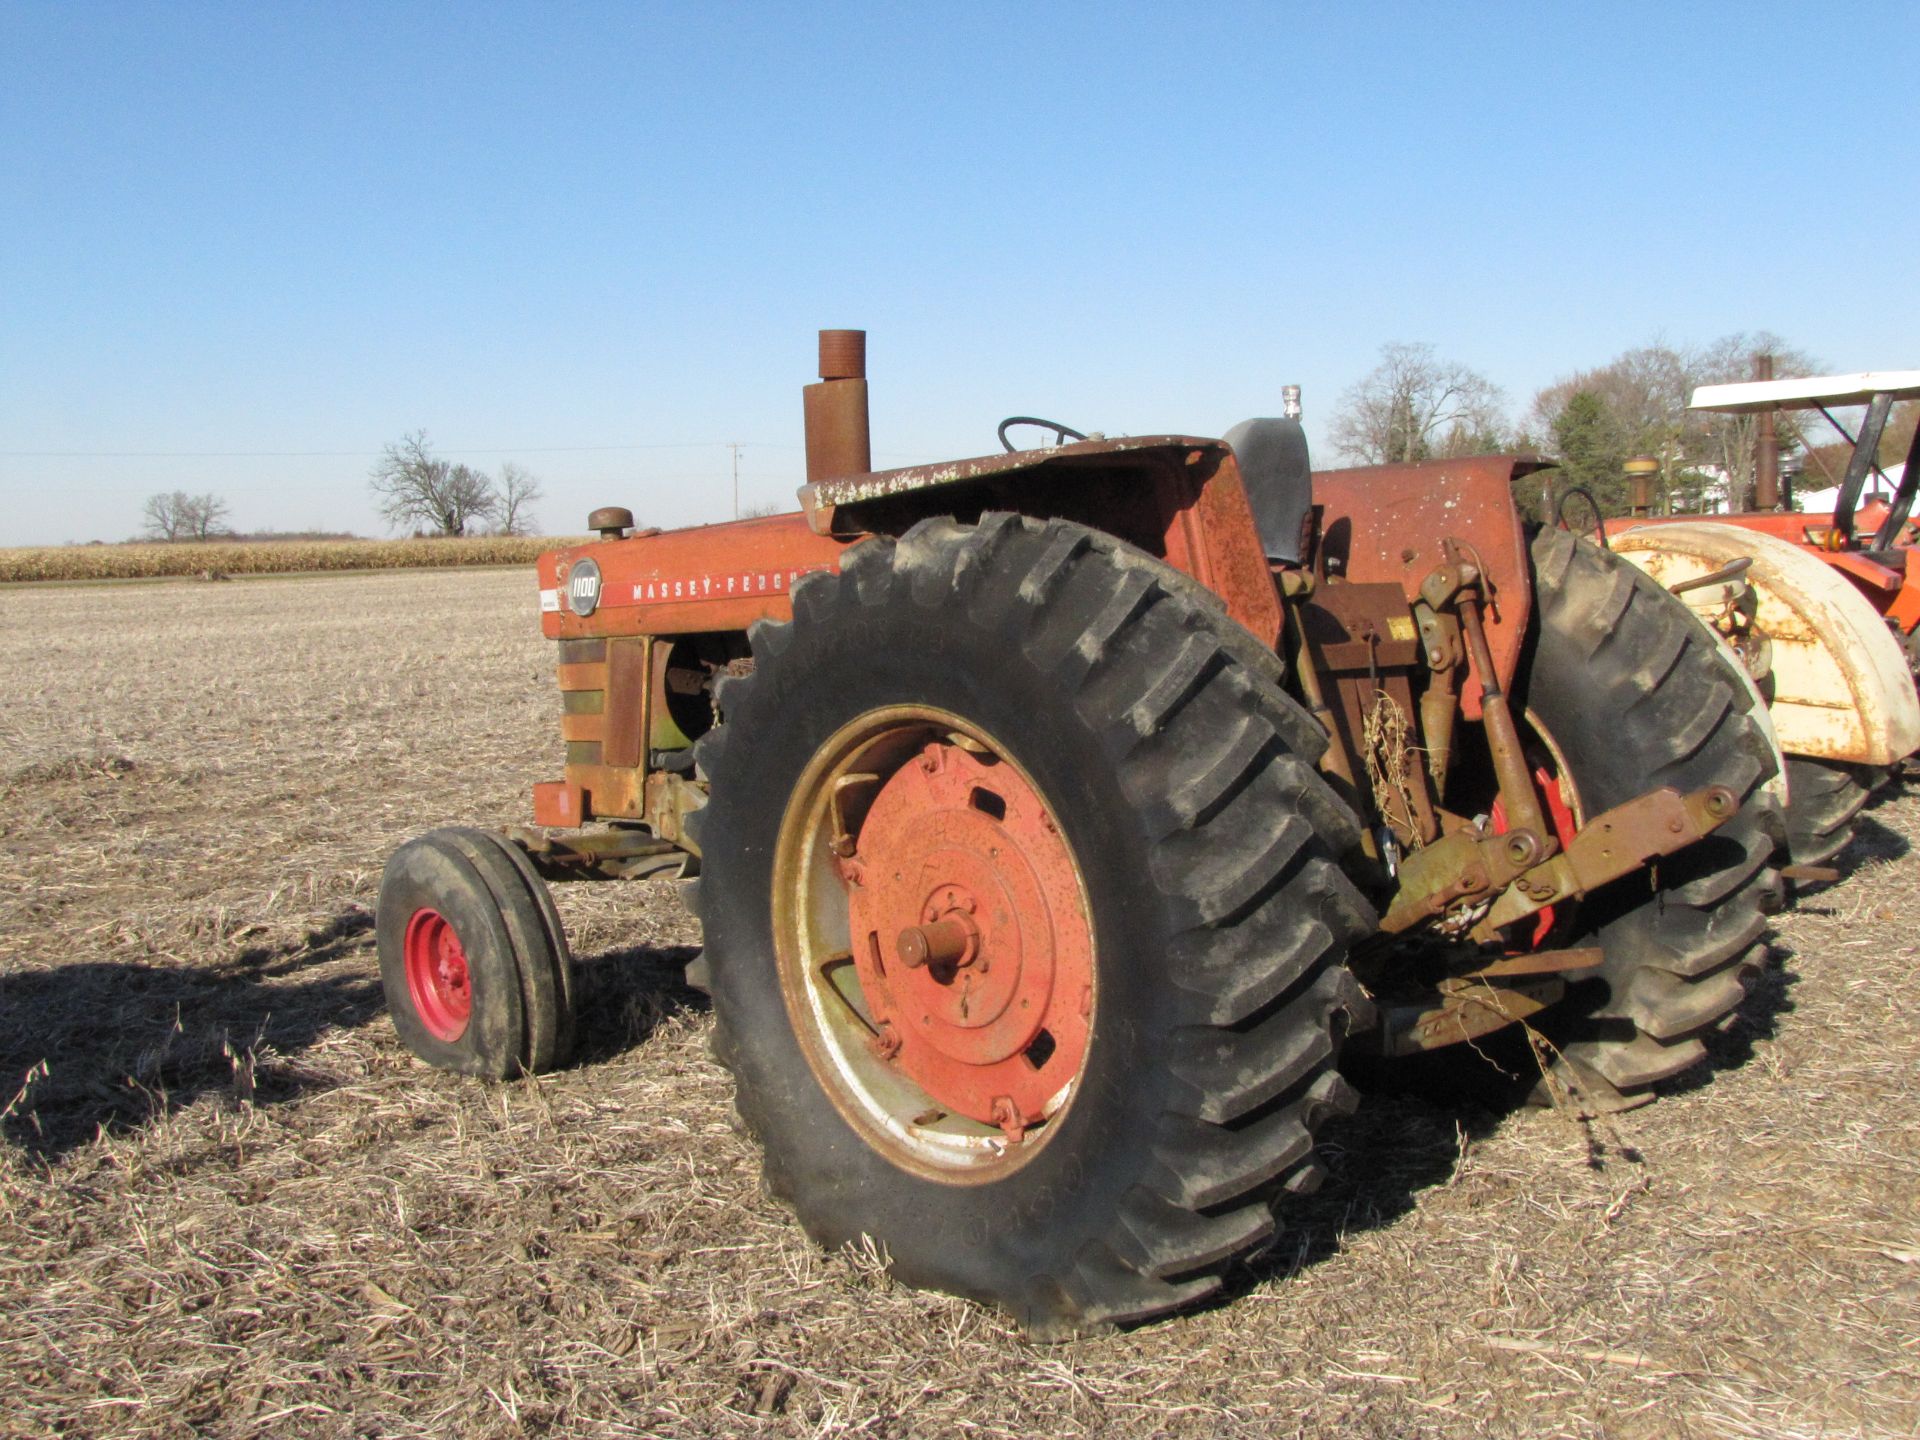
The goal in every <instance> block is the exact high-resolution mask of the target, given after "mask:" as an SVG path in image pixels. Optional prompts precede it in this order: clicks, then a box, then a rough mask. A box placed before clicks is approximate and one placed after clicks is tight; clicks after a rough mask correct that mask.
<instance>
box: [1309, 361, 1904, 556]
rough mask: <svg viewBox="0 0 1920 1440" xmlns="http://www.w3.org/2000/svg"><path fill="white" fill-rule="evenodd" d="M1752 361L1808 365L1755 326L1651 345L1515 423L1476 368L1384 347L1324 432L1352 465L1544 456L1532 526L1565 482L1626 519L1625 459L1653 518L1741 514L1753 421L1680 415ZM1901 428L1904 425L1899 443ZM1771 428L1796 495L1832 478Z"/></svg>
mask: <svg viewBox="0 0 1920 1440" xmlns="http://www.w3.org/2000/svg"><path fill="white" fill-rule="evenodd" d="M1759 354H1770V355H1772V356H1773V357H1774V370H1775V373H1776V374H1778V375H1782V376H1788V375H1810V374H1815V373H1818V370H1819V364H1818V362H1817V361H1816V360H1815V359H1814V358H1813V357H1811V356H1810V355H1808V354H1807V353H1806V352H1805V351H1803V350H1801V349H1799V348H1798V347H1796V346H1794V345H1791V344H1789V343H1788V342H1787V341H1785V340H1783V339H1781V338H1780V337H1779V336H1777V335H1773V334H1770V333H1768V332H1766V331H1760V332H1756V333H1750V334H1734V335H1727V336H1724V337H1722V338H1721V339H1719V340H1716V341H1714V342H1712V343H1711V344H1707V345H1698V346H1689V345H1669V344H1666V343H1664V342H1655V343H1653V344H1649V345H1642V346H1638V347H1636V348H1634V349H1631V350H1627V351H1624V352H1623V353H1621V354H1620V355H1617V356H1615V357H1614V358H1613V359H1612V360H1610V361H1608V362H1607V363H1606V364H1604V365H1599V366H1595V367H1593V368H1591V369H1584V370H1576V371H1574V372H1573V373H1572V374H1570V375H1567V376H1565V377H1563V378H1561V379H1559V380H1556V381H1554V382H1553V383H1552V384H1550V385H1548V386H1546V387H1544V388H1543V389H1541V390H1539V391H1537V392H1536V393H1535V394H1534V396H1533V398H1532V401H1531V403H1530V404H1529V405H1528V407H1527V409H1526V411H1525V412H1524V413H1523V414H1522V415H1521V416H1520V417H1519V418H1518V419H1517V420H1514V419H1511V418H1509V411H1508V405H1507V397H1506V395H1505V393H1504V392H1503V391H1502V390H1501V389H1500V387H1499V386H1497V385H1495V384H1494V383H1493V382H1492V381H1490V380H1488V379H1487V378H1486V377H1485V376H1484V375H1481V374H1480V373H1479V372H1478V371H1475V370H1473V369H1471V368H1470V367H1468V366H1466V365H1462V364H1460V363H1458V362H1457V361H1453V360H1449V359H1446V358H1445V357H1443V356H1441V355H1440V354H1439V353H1438V352H1436V351H1435V349H1434V347H1433V346H1431V345H1422V344H1391V345H1387V346H1385V347H1383V348H1382V350H1381V352H1380V363H1379V364H1378V365H1376V366H1375V367H1374V368H1373V369H1372V370H1371V371H1369V372H1368V373H1367V374H1366V375H1365V376H1364V377H1362V378H1361V380H1360V381H1359V382H1358V383H1357V384H1355V385H1354V386H1353V387H1352V388H1351V389H1350V390H1348V391H1347V392H1346V393H1345V394H1344V395H1343V396H1341V398H1340V402H1339V404H1338V406H1337V407H1336V409H1335V411H1334V415H1333V419H1332V422H1331V425H1330V427H1329V428H1330V434H1331V438H1332V441H1333V444H1334V448H1335V450H1336V451H1337V452H1338V454H1339V455H1340V457H1341V458H1343V459H1345V460H1349V461H1352V462H1355V463H1358V464H1363V465H1373V464H1385V463H1389V462H1400V461H1409V460H1427V459H1436V458H1447V457H1453V456H1463V455H1484V454H1490V453H1495V452H1499V451H1522V452H1533V453H1537V454H1541V455H1544V456H1547V457H1549V458H1551V459H1553V460H1555V461H1557V462H1558V466H1557V469H1556V470H1554V471H1552V472H1547V473H1545V474H1543V475H1541V476H1539V477H1529V478H1528V479H1526V480H1523V481H1521V482H1518V483H1517V484H1516V487H1515V488H1516V495H1517V498H1518V499H1519V500H1520V502H1521V504H1522V506H1523V507H1524V508H1525V509H1526V511H1527V513H1528V514H1529V515H1531V516H1533V517H1535V518H1548V516H1549V515H1550V512H1551V511H1552V509H1553V508H1554V507H1555V505H1556V504H1557V502H1558V497H1559V496H1560V495H1562V494H1564V493H1565V492H1566V491H1568V490H1570V489H1573V488H1576V487H1577V488H1581V489H1585V490H1587V491H1589V492H1590V493H1591V494H1592V495H1593V496H1594V497H1595V499H1596V500H1597V501H1598V503H1599V505H1600V508H1601V511H1602V512H1603V513H1604V514H1607V515H1620V514H1624V513H1625V512H1626V509H1627V482H1626V479H1625V475H1624V473H1623V472H1624V467H1625V465H1626V462H1627V461H1628V460H1629V459H1632V458H1634V457H1636V456H1647V457H1651V458H1652V459H1654V460H1656V461H1658V462H1659V465H1660V472H1659V482H1658V483H1657V484H1656V487H1655V491H1656V496H1657V497H1661V498H1659V499H1658V500H1657V501H1656V503H1657V504H1658V505H1659V506H1660V507H1661V508H1663V509H1670V510H1673V511H1677V512H1686V511H1697V510H1703V509H1706V508H1708V506H1709V505H1711V504H1712V503H1714V502H1716V501H1719V500H1723V499H1724V500H1726V501H1727V502H1728V503H1729V504H1730V506H1731V507H1732V508H1736V509H1739V508H1745V506H1746V505H1747V503H1748V501H1749V499H1750V497H1751V495H1752V490H1753V480H1754V473H1753V469H1754V458H1753V457H1754V435H1755V430H1756V427H1757V424H1758V421H1757V418H1756V417H1755V416H1752V415H1719V414H1710V413H1706V412H1702V411H1694V410H1689V409H1688V408H1687V402H1688V401H1689V400H1690V399H1691V398H1692V395H1693V391H1694V389H1695V387H1697V386H1700V385H1714V384H1724V383H1727V382H1730V381H1738V380H1750V379H1752V378H1753V361H1754V357H1755V356H1756V355H1759ZM1912 408H1914V407H1909V409H1912ZM1818 423H1819V422H1817V421H1816V422H1815V424H1818ZM1912 424H1913V421H1912V416H1911V415H1908V416H1907V417H1905V430H1904V433H1905V434H1907V435H1911V433H1912ZM1775 428H1776V433H1777V435H1778V438H1779V443H1780V451H1781V454H1782V456H1783V457H1784V456H1787V455H1789V454H1790V453H1791V452H1794V451H1796V450H1797V451H1800V452H1802V455H1803V457H1804V459H1805V461H1806V472H1807V473H1806V481H1805V484H1806V485H1807V486H1809V487H1814V488H1818V487H1821V486H1824V485H1827V484H1830V483H1832V481H1831V480H1830V478H1829V477H1828V474H1827V473H1826V472H1827V471H1829V470H1832V469H1833V468H1834V467H1833V466H1832V465H1831V463H1830V462H1829V457H1828V455H1827V453H1826V452H1825V451H1824V450H1823V449H1822V448H1821V447H1818V446H1812V445H1811V441H1812V439H1814V438H1815V437H1813V436H1811V435H1808V434H1805V433H1803V430H1802V419H1801V417H1797V416H1796V415H1795V414H1794V413H1793V412H1781V413H1779V414H1778V415H1777V416H1776V425H1775ZM1890 428H1894V427H1890ZM1901 453H1903V454H1904V449H1903V450H1902V452H1901ZM1816 462H1818V463H1816Z"/></svg>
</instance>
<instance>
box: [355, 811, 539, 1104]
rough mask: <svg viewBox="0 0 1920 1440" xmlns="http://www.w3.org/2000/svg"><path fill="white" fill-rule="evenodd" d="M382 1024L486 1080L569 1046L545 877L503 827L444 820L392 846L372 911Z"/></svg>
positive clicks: (535, 1069)
mask: <svg viewBox="0 0 1920 1440" xmlns="http://www.w3.org/2000/svg"><path fill="white" fill-rule="evenodd" d="M375 933H376V937H377V940H378V946H379V953H380V979H381V984H382V986H383V988H384V989H385V991H386V997H387V1010H388V1012H389V1013H390V1014H391V1015H392V1017H393V1024H394V1029H395V1030H396V1031H398V1032H399V1035H400V1038H401V1040H402V1041H403V1042H405V1044H406V1046H407V1048H408V1049H409V1050H411V1051H412V1052H413V1053H414V1054H415V1055H416V1056H418V1057H419V1058H420V1059H422V1060H424V1061H426V1062H427V1063H428V1064H429V1065H433V1066H435V1067H437V1068H439V1069H443V1070H455V1071H458V1072H460V1073H461V1074H464V1075H475V1076H479V1077H481V1078H483V1079H488V1080H504V1079H507V1078H509V1077H511V1076H515V1075H521V1074H537V1073H539V1072H541V1071H544V1070H549V1069H552V1068H553V1067H554V1066H556V1065H558V1064H560V1063H562V1062H563V1061H564V1060H565V1059H566V1058H567V1054H568V1052H569V1051H570V1049H571V1047H572V1039H573V1007H572V1000H573V994H572V991H573V985H572V959H571V956H570V955H569V954H568V951H567V942H566V936H565V934H564V932H562V930H561V929H560V921H559V916H558V915H557V914H556V913H555V911H554V909H553V902H552V900H551V898H550V897H549V896H548V895H547V893H546V886H545V885H544V884H543V883H542V882H541V880H540V878H539V876H537V875H536V874H534V872H533V868H532V866H531V865H530V864H528V863H527V861H526V859H525V857H524V856H521V855H519V854H518V853H517V851H516V850H515V849H514V847H513V845H512V842H510V841H508V840H507V839H506V838H505V837H504V836H499V835H494V834H491V833H489V832H487V831H484V830H470V829H464V828H455V827H449V828H446V829H441V830H434V831H431V832H429V833H428V834H426V835H422V836H420V837H419V838H418V839H416V840H410V841H408V842H407V843H406V844H404V845H402V846H401V847H400V848H399V849H398V850H396V851H394V853H393V856H392V858H391V859H389V860H388V861H387V868H386V873H385V874H384V875H383V876H382V877H381V882H380V902H379V905H378V907H377V909H376V912H375Z"/></svg>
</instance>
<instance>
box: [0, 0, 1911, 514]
mask: <svg viewBox="0 0 1920 1440" xmlns="http://www.w3.org/2000/svg"><path fill="white" fill-rule="evenodd" d="M1814 14H1815V12H1813V11H1810V10H1808V9H1807V8H1806V7H1804V6H1799V7H1789V6H1778V7H1773V6H1768V5H1763V4H1743V5H1732V4H1729V5H1678V4H1671V3H1669V4H1665V5H1657V6H1645V7H1639V6H1631V5H1621V4H1616V5H1607V6H1595V5H1578V6H1575V5H1562V4H1552V3H1534V4H1528V5H1513V6H1473V5H1468V6H1439V5H1369V4H1347V5H1327V6H1318V5H1206V4H1193V5H1167V4H1161V5H1137V6H1136V5H1112V4H1109V5H1033V6H1023V7H1013V6H1003V5H994V4H975V5H970V6H965V7H960V6H932V5H917V4H898V3H896V4H891V5H836V4H815V5H809V6H804V7H802V6H772V5H765V6H761V5H708V6H693V5H684V6H648V5H638V4H635V5H608V6H600V5H586V4H566V5H561V4H554V5H525V6H504V5H499V6H494V5H477V4H476V5H457V6H456V5H445V6H428V5H399V4H392V5H346V4H342V5H336V6H317V5H316V6H296V5H290V4H289V5H194V4H181V3H176V4H164V5H132V4H52V3H44V4H43V3H21V0H0V544H31V543H58V542H62V541H67V540H85V539H89V538H95V537H98V538H105V539H118V538H123V537H125V536H127V535H130V534H133V533H134V532H136V531H137V530H138V528H139V523H140V521H139V512H140V506H141V503H142V501H143V500H144V499H145V497H146V496H148V495H150V494H152V493H154V492H156V491H161V490H171V489H176V488H180V489H186V490H189V491H195V492H198V491H207V490H210V491H214V492H216V493H218V494H220V495H223V496H224V497H226V498H227V500H228V502H229V504H230V505H231V508H232V518H233V520H234V522H235V523H236V524H237V525H239V526H241V527H242V528H246V529H260V528H269V527H271V528H282V529H290V528H302V527H310V526H311V527H324V528H329V529H352V530H357V531H360V532H362V533H368V534H373V533H381V532H380V526H379V523H378V521H377V520H376V518H375V516H374V513H373V510H372V505H371V503H370V500H369V497H368V493H367V486H366V472H367V470H368V468H369V467H370V465H371V464H372V463H373V460H374V459H375V458H376V457H377V454H378V452H379V450H380V448H381V447H382V446H383V445H384V444H385V443H387V442H388V441H390V440H393V439H396V438H398V437H399V436H400V435H401V434H402V433H403V432H405V431H408V430H412V429H417V428H424V429H425V430H426V431H427V432H428V433H429V435H430V437H431V438H432V440H433V441H434V442H435V444H436V445H437V446H438V447H439V448H441V449H442V450H443V451H445V452H447V453H449V454H457V455H458V456H459V457H460V458H463V459H467V460H469V461H470V462H471V463H474V464H477V465H480V466H482V467H490V466H492V465H493V464H495V463H497V462H498V461H500V460H502V459H514V460H517V461H519V462H520V463H521V464H523V465H525V466H527V467H528V468H529V469H531V470H533V471H534V472H535V473H536V474H537V475H539V476H540V477H541V479H542V480H543V482H544V483H545V486H546V489H547V491H548V498H547V500H546V501H545V502H544V504H543V505H542V506H541V507H540V508H541V520H542V521H543V523H544V526H545V528H547V529H549V530H556V531H568V530H572V529H576V528H577V527H578V526H579V525H580V523H581V522H582V520H583V519H584V517H585V514H586V512H587V510H588V509H590V508H591V507H593V506H595V505H599V504H609V503H622V504H627V505H630V506H631V507H632V508H633V509H634V510H635V512H636V513H637V514H638V515H640V516H641V517H642V520H643V523H654V524H664V525H674V524H685V523H692V522H696V521H702V520H709V519H716V518H721V517H723V516H725V515H726V514H727V513H729V508H730V503H731V500H730V483H729V476H730V469H729V458H728V451H727V450H726V449H725V446H724V442H726V441H729V440H738V441H742V442H745V446H744V448H743V450H742V451H741V476H742V490H743V492H744V499H745V500H746V502H747V503H769V502H784V501H789V500H790V498H791V495H792V491H793V488H794V486H795V485H796V484H797V483H798V482H799V480H800V479H801V478H802V476H801V471H802V452H801V449H800V441H801V436H800V396H799V387H800V386H801V385H802V384H804V383H805V382H806V381H808V380H809V379H811V378H812V376H813V368H812V367H813V360H814V332H815V330H817V329H818V328H819V327H821V326H856V327H864V328H866V329H867V330H868V331H869V332H870V338H869V369H870V374H871V376H872V390H873V431H874V446H875V450H876V456H877V463H881V464H904V463H911V462H913V461H916V460H923V459H936V458H944V457H952V456H956V455H965V454H978V453H983V452H984V451H987V450H990V449H992V448H994V446H995V442H994V439H993V427H994V425H995V424H996V423H997V421H998V420H999V419H1000V417H1001V416H1003V415H1006V414H1010V413H1015V412H1024V413H1038V414H1042V415H1050V416H1057V417H1058V418H1060V419H1063V420H1066V421H1069V422H1071V423H1074V424H1076V425H1078V426H1080V427H1081V428H1083V429H1095V428H1097V429H1103V430H1107V431H1109V432H1116V433H1117V432H1122V431H1128V432H1133V433H1145V432H1152V431H1160V430H1179V431H1191V432H1200V433H1217V432H1218V431H1220V430H1223V429H1225V428H1226V427H1227V426H1229V425H1231V424H1232V423H1233V422H1234V421H1236V420H1238V419H1241V418H1244V417H1245V416H1247V415H1250V414H1257V413H1270V412H1272V411H1274V410H1276V409H1277V406H1278V395H1279V388H1280V386H1281V385H1282V384H1284V383H1288V382H1297V383H1299V384H1301V385H1302V386H1304V387H1305V393H1306V404H1307V410H1308V415H1309V420H1310V422H1314V421H1324V420H1325V419H1326V417H1327V415H1328V413H1329V411H1330V410H1331V408H1332V407H1333V406H1334V404H1335V402H1336V401H1337V400H1338V398H1339V396H1340V395H1341V393H1342V392H1343V391H1345V390H1346V389H1347V387H1348V386H1350V385H1351V384H1352V383H1353V382H1354V381H1355V380H1356V379H1358V378H1359V377H1360V376H1361V375H1362V374H1364V373H1365V372H1366V371H1367V370H1368V369H1369V368H1370V367H1371V366H1372V365H1373V363H1374V362H1375V360H1376V359H1377V356H1378V351H1379V348H1380V346H1381V345H1383V344H1385V343H1387V342H1390V341H1401V340H1415V341H1428V342H1431V343H1432V344H1434V345H1435V346H1436V347H1437V348H1438V349H1439V350H1440V351H1441V352H1442V353H1443V354H1444V355H1446V356H1448V357H1450V358H1454V359H1458V360H1461V361H1464V362H1466V363H1467V364H1470V365H1472V366H1474V367H1476V368H1478V369H1480V370H1481V371H1483V372H1484V373H1486V374H1487V375H1488V376H1490V377H1491V378H1492V379H1494V380H1495V381H1497V382H1498V383H1499V384H1501V385H1502V386H1504V387H1505V388H1506V389H1507V391H1508V393H1509V395H1510V397H1511V399H1512V400H1513V401H1514V402H1515V405H1516V407H1519V406H1524V404H1525V402H1526V401H1527V400H1528V399H1529V398H1530V397H1531V394H1532V392H1533V391H1534V390H1535V389H1536V388H1538V387H1539V386H1541V385H1544V384H1546V383H1548V382H1550V381H1552V380H1554V379H1555V378H1557V377H1559V376H1561V375H1563V374H1565V373H1567V372H1568V371H1570V370H1573V369H1576V368H1579V367H1581V366H1585V365H1591V364H1597V363H1600V362H1604V361H1605V360H1607V359H1609V358H1611V357H1612V356H1613V355H1615V354H1616V353H1618V352H1619V351H1620V350H1622V349H1625V348H1627V347H1629V346H1633V345H1637V344H1643V343H1645V342H1647V341H1649V340H1650V339H1653V338H1655V337H1665V338H1666V339H1668V340H1671V341H1675V342H1694V341H1707V340H1711V339H1713V338H1716V337H1718V336H1720V335H1723V334H1726V333H1729V332H1732V331H1737V330H1750V329H1756V328H1768V329H1772V330H1774V331H1776V332H1778V333H1779V334H1781V335H1783V336H1785V337H1786V338H1788V339H1789V340H1791V341H1792V342H1794V343H1795V344H1797V345H1799V346H1800V347H1802V348H1803V349H1805V350H1808V351H1810V352H1811V353H1813V354H1814V355H1816V356H1817V357H1818V358H1819V359H1820V360H1821V361H1822V362H1823V363H1824V364H1826V365H1828V366H1830V367H1831V368H1834V369H1859V368H1868V367H1898V366H1912V365H1915V364H1920V323H1916V321H1920V298H1917V297H1920V286H1916V283H1915V279H1916V276H1915V260H1916V257H1920V203H1917V202H1916V200H1915V197H1914V193H1913V190H1914V187H1913V184H1912V181H1911V179H1910V177H1909V174H1908V172H1909V171H1910V168H1911V166H1910V162H1911V158H1912V157H1911V151H1912V148H1913V143H1914V140H1915V136H1916V133H1920V126H1916V121H1915V115H1916V110H1915V105H1914V100H1913V91H1912V85H1911V75H1910V73H1909V71H1908V68H1907V66H1908V63H1909V62H1910V59H1911V56H1912V55H1913V54H1914V53H1915V51H1916V48H1917V47H1916V42H1920V6H1914V5H1911V4H1905V3H1902V4H1895V5H1881V6H1859V7H1849V6H1845V5H1827V6H1823V7H1820V9H1819V11H1818V22H1817V24H1816V23H1814V19H1813V17H1814ZM1310 433H1313V431H1312V429H1311V426H1310ZM48 452H58V453H48Z"/></svg>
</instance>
